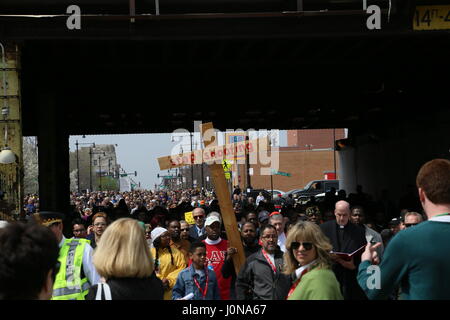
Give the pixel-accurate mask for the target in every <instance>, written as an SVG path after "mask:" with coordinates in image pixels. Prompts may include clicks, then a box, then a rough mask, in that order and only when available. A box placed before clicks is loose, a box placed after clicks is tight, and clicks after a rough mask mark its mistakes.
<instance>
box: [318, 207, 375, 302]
mask: <svg viewBox="0 0 450 320" xmlns="http://www.w3.org/2000/svg"><path fill="white" fill-rule="evenodd" d="M334 215H335V216H336V220H330V221H327V222H325V223H323V224H321V225H320V228H321V229H322V231H323V233H324V234H325V235H326V236H327V237H328V239H330V242H331V244H332V246H333V249H332V250H333V251H334V252H344V253H352V252H354V251H356V250H358V249H359V248H361V247H362V246H364V245H365V244H366V243H367V241H366V237H365V230H364V228H362V227H360V226H358V225H355V224H352V223H351V222H350V204H349V203H348V202H347V201H343V200H342V201H338V202H336V206H335V210H334ZM331 257H332V259H333V260H334V262H335V264H334V265H333V271H334V273H335V275H336V278H337V279H338V281H339V283H340V286H341V291H342V294H343V296H344V299H345V300H365V299H367V297H366V295H365V294H364V292H363V291H362V290H361V288H360V287H359V285H358V283H357V281H356V273H357V270H358V266H359V264H360V262H361V253H359V254H355V255H354V256H353V257H352V259H351V260H349V261H347V260H344V259H342V258H340V257H339V256H337V255H333V254H332V255H331Z"/></svg>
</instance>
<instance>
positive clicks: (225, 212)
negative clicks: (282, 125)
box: [158, 122, 269, 275]
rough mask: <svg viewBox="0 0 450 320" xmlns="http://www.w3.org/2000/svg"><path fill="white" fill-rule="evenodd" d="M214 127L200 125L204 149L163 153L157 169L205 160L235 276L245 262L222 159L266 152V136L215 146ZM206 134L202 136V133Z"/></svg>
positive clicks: (203, 161) (206, 124) (267, 146)
mask: <svg viewBox="0 0 450 320" xmlns="http://www.w3.org/2000/svg"><path fill="white" fill-rule="evenodd" d="M213 130H214V127H213V124H212V123H211V122H208V123H205V124H202V125H200V131H201V134H202V140H203V142H204V144H205V149H204V150H195V151H191V152H190V153H185V154H182V155H174V156H166V157H161V158H158V162H159V168H160V169H161V170H167V169H172V168H177V167H181V166H186V165H191V164H200V163H206V164H208V165H209V169H210V171H211V176H212V180H213V183H214V186H215V192H216V195H217V198H218V200H219V205H220V211H221V215H222V221H223V224H224V227H225V232H226V233H227V238H228V241H229V246H230V247H234V248H236V249H237V253H236V254H235V255H234V256H233V264H234V269H235V271H236V275H237V274H238V273H239V270H240V268H241V266H242V265H244V263H245V254H244V247H243V245H242V240H241V234H240V232H239V230H238V226H237V221H236V216H235V214H234V210H233V205H232V200H231V194H230V191H229V189H228V186H227V181H226V179H225V173H224V170H223V166H222V161H223V159H225V158H226V157H229V156H230V152H231V153H233V155H234V156H239V155H244V154H245V153H246V152H247V153H250V154H252V153H254V152H256V151H257V150H258V151H266V150H268V148H269V143H268V139H267V138H262V139H256V140H250V141H242V142H236V143H233V144H229V145H225V146H220V147H219V146H217V138H216V136H215V134H214V135H211V133H212V132H213ZM207 132H208V133H209V136H205V134H206V133H207Z"/></svg>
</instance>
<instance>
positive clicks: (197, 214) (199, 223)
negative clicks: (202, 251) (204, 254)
mask: <svg viewBox="0 0 450 320" xmlns="http://www.w3.org/2000/svg"><path fill="white" fill-rule="evenodd" d="M205 215H206V214H205V210H203V209H202V208H195V209H194V210H193V211H192V218H194V220H195V224H194V225H193V226H192V227H191V228H190V229H189V236H190V237H191V238H193V239H194V240H198V239H199V238H200V237H202V236H204V235H205V234H206V231H205ZM204 238H205V237H203V239H204Z"/></svg>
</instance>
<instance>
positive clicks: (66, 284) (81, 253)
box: [35, 211, 100, 300]
mask: <svg viewBox="0 0 450 320" xmlns="http://www.w3.org/2000/svg"><path fill="white" fill-rule="evenodd" d="M35 217H36V220H37V221H38V222H39V223H40V224H42V225H44V226H46V227H48V228H49V229H50V230H51V231H52V232H53V233H54V234H55V236H56V238H57V240H58V242H59V248H60V249H59V258H58V260H59V263H60V269H59V272H58V274H57V275H56V279H55V283H54V285H53V295H52V300H84V299H85V296H86V295H87V293H88V291H89V288H90V287H91V286H92V285H94V284H97V283H98V282H100V276H99V275H98V273H97V271H96V270H95V267H94V265H93V264H92V251H93V250H92V247H91V245H90V241H89V240H86V239H66V238H65V237H64V235H63V215H62V214H61V213H58V212H51V211H42V212H39V213H36V215H35Z"/></svg>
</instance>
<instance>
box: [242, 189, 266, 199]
mask: <svg viewBox="0 0 450 320" xmlns="http://www.w3.org/2000/svg"><path fill="white" fill-rule="evenodd" d="M260 192H261V193H262V195H263V196H264V198H265V199H266V200H271V199H272V194H271V193H270V192H269V191H267V190H265V189H252V190H251V191H250V192H246V195H247V198H249V197H252V198H253V199H255V200H256V198H257V197H258V195H259V193H260Z"/></svg>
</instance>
